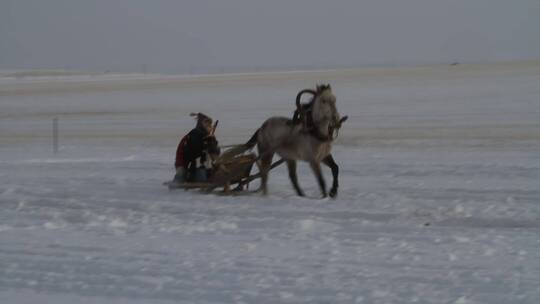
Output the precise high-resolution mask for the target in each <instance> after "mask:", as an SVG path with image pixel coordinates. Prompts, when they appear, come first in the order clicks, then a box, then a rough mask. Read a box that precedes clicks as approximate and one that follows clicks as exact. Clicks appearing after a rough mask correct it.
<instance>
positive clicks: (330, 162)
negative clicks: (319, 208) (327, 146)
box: [322, 154, 339, 197]
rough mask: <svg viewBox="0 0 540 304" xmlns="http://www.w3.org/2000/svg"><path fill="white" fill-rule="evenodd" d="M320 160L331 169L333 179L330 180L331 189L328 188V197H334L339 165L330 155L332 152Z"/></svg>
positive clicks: (337, 185) (337, 184)
mask: <svg viewBox="0 0 540 304" xmlns="http://www.w3.org/2000/svg"><path fill="white" fill-rule="evenodd" d="M322 162H323V163H324V164H325V165H327V166H328V167H330V169H331V170H332V177H333V179H334V180H333V182H332V189H330V197H336V195H337V190H338V187H339V182H338V175H339V166H338V165H337V164H336V162H335V161H334V158H333V157H332V154H328V156H327V157H325V158H324V159H323V160H322Z"/></svg>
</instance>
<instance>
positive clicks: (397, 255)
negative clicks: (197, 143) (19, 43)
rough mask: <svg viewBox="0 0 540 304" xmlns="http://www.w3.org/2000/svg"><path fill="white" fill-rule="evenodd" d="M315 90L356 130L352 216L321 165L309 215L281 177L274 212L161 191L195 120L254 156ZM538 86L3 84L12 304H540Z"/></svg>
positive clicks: (365, 81)
mask: <svg viewBox="0 0 540 304" xmlns="http://www.w3.org/2000/svg"><path fill="white" fill-rule="evenodd" d="M90 78H91V79H90ZM317 82H330V83H331V84H332V86H333V89H334V92H335V94H336V96H337V99H338V107H339V109H340V112H341V113H342V114H343V115H345V114H347V115H349V117H350V119H349V121H348V122H347V123H346V125H345V126H344V128H343V130H342V132H341V134H340V137H339V139H338V141H337V144H336V146H335V148H334V155H335V158H336V160H337V161H338V163H339V164H340V166H341V172H340V177H341V179H340V182H341V187H340V192H339V197H338V198H337V199H335V200H331V199H324V200H321V199H318V196H319V191H318V188H317V186H316V183H315V179H314V177H313V175H312V174H311V172H310V171H309V169H308V167H307V166H306V165H305V164H302V165H300V167H299V170H300V172H299V177H300V182H301V184H302V185H303V187H304V189H305V190H306V192H307V193H308V195H309V196H310V197H311V198H298V197H296V196H295V195H294V193H293V190H292V187H291V186H290V183H289V181H288V177H287V173H286V169H285V168H284V167H280V168H277V169H275V170H274V171H272V173H271V176H270V195H269V196H268V197H262V196H260V195H250V196H239V197H225V196H219V195H203V194H200V193H197V192H194V191H189V192H185V191H173V192H169V191H168V190H167V189H166V188H165V187H164V186H163V185H162V182H163V181H165V180H167V179H169V178H170V177H171V176H172V174H173V169H172V163H173V157H174V152H175V149H176V145H177V143H178V140H179V139H180V137H181V136H182V135H183V134H184V133H186V132H187V131H189V129H190V128H191V127H192V125H193V120H192V118H190V117H189V115H188V114H189V113H190V112H192V111H202V112H204V113H207V114H209V115H211V116H213V117H214V118H215V119H219V120H220V126H219V129H218V132H217V136H218V139H219V140H220V143H222V144H234V143H240V142H243V141H245V140H247V139H248V138H249V136H250V135H251V134H252V132H253V131H255V129H256V128H257V127H258V126H259V125H260V123H262V122H263V121H264V119H265V118H266V117H269V116H272V115H285V116H289V115H291V112H292V110H293V102H294V101H293V98H294V96H295V94H296V92H297V91H298V90H300V89H303V88H305V87H313V86H314V85H315V84H316V83H317ZM539 84H540V63H539V62H524V63H513V64H497V65H474V66H468V65H458V66H454V67H450V66H439V67H424V68H406V69H360V70H342V71H327V72H324V71H314V72H288V73H269V74H241V75H216V76H193V77H188V76H164V77H160V76H156V75H151V76H149V77H145V76H140V77H134V76H133V75H128V76H126V77H122V76H119V75H115V76H114V77H110V76H102V77H100V76H88V77H83V76H77V77H75V76H73V77H71V76H63V77H58V76H54V77H51V78H46V77H41V78H39V81H37V80H36V79H24V78H20V79H19V78H13V77H0V210H1V211H0V303H100V304H101V303H301V302H304V303H306V302H309V303H539V302H540V237H539V235H540V86H539ZM54 117H58V118H59V129H60V151H59V153H58V154H56V155H54V154H53V146H52V137H51V131H52V119H53V118H54ZM325 170H326V169H325ZM325 173H326V177H327V181H328V182H330V180H331V175H330V173H329V171H328V170H326V171H325Z"/></svg>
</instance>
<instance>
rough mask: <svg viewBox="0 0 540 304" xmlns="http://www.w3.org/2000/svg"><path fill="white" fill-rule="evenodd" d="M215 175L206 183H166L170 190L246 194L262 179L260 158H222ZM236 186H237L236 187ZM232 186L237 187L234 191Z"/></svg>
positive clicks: (275, 164)
mask: <svg viewBox="0 0 540 304" xmlns="http://www.w3.org/2000/svg"><path fill="white" fill-rule="evenodd" d="M283 162H285V160H283V159H280V160H278V161H276V162H275V163H273V164H272V165H271V167H270V170H271V169H273V168H275V167H277V166H279V165H281V164H282V163H283ZM254 164H257V167H258V168H259V172H258V173H256V174H252V175H250V173H251V169H252V168H253V165H254ZM213 171H214V172H213V174H212V175H211V177H210V178H209V180H208V181H205V182H181V183H178V182H175V181H170V182H165V183H164V185H166V186H167V187H168V188H169V190H175V189H184V190H188V189H200V190H201V191H203V192H207V193H209V192H212V191H214V190H215V189H218V188H222V189H223V193H225V194H231V195H232V194H235V193H239V192H245V190H247V189H248V188H249V183H250V182H252V181H253V180H255V179H258V178H260V177H261V173H260V167H259V162H258V157H257V156H256V155H255V154H254V153H251V154H246V155H237V156H233V157H230V156H229V157H227V158H226V159H224V158H221V159H218V160H216V162H215V165H214V168H213ZM235 185H236V186H235ZM232 186H235V188H234V189H232Z"/></svg>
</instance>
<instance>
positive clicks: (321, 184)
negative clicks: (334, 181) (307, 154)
mask: <svg viewBox="0 0 540 304" xmlns="http://www.w3.org/2000/svg"><path fill="white" fill-rule="evenodd" d="M309 164H310V166H311V169H313V173H315V177H317V182H319V187H320V188H321V192H322V195H323V197H326V196H328V194H327V193H326V182H325V181H324V176H323V175H322V170H321V164H319V163H318V162H315V161H312V162H310V163H309Z"/></svg>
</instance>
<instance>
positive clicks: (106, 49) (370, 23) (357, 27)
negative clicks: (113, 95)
mask: <svg viewBox="0 0 540 304" xmlns="http://www.w3.org/2000/svg"><path fill="white" fill-rule="evenodd" d="M531 58H540V0H324V1H322V0H264V1H262V0H0V68H2V69H8V68H11V69H13V68H71V69H87V70H117V71H133V70H140V69H142V68H143V65H144V66H145V67H146V68H147V69H148V70H149V71H154V72H159V71H162V72H174V71H177V70H181V69H185V68H189V67H192V68H197V67H218V68H219V67H224V68H230V67H249V68H254V67H287V66H312V67H320V66H361V65H374V64H376V65H379V64H380V65H389V64H391V65H396V64H397V65H403V64H406V65H409V64H422V63H433V62H454V61H460V62H479V61H498V60H512V59H531Z"/></svg>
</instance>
